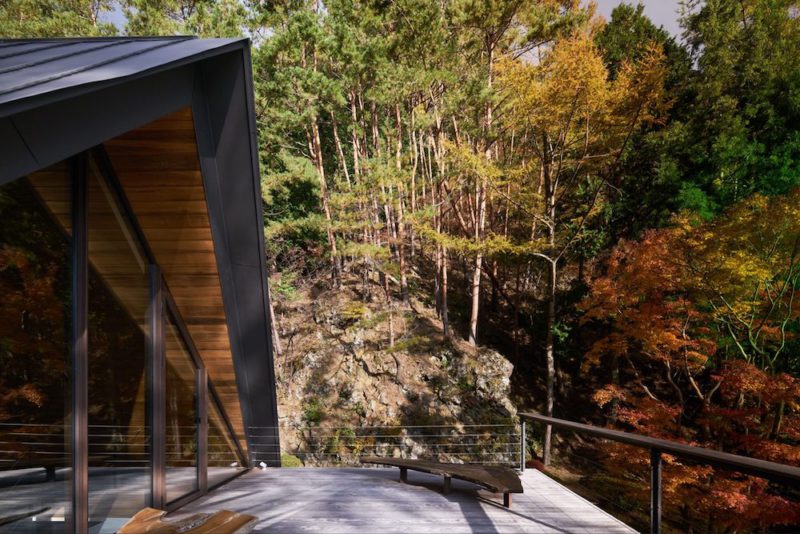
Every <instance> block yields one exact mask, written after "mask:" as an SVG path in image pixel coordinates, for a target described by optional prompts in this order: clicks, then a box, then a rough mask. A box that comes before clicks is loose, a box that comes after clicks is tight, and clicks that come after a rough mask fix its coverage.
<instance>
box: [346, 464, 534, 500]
mask: <svg viewBox="0 0 800 534" xmlns="http://www.w3.org/2000/svg"><path fill="white" fill-rule="evenodd" d="M361 463H365V464H379V465H390V466H392V467H399V468H400V480H401V481H403V482H408V470H409V469H411V470H413V471H421V472H423V473H431V474H433V475H441V476H442V477H443V480H444V487H443V489H442V493H444V494H448V493H450V481H451V479H453V478H458V479H460V480H466V481H467V482H472V483H473V484H477V485H479V486H483V487H484V488H486V489H488V490H489V491H491V492H493V493H502V494H503V506H505V507H506V508H511V494H512V493H522V482H521V481H520V479H519V475H517V472H516V471H514V470H513V469H510V468H508V467H502V466H489V465H473V464H450V463H442V462H432V461H428V460H405V459H400V458H381V457H378V456H368V457H365V458H361Z"/></svg>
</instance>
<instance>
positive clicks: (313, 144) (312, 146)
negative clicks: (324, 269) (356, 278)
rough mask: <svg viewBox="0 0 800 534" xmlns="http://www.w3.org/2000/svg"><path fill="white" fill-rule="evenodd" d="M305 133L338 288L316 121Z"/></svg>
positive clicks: (331, 225)
mask: <svg viewBox="0 0 800 534" xmlns="http://www.w3.org/2000/svg"><path fill="white" fill-rule="evenodd" d="M306 132H307V134H308V135H307V137H308V148H309V151H310V152H311V156H312V158H313V160H314V168H315V169H316V171H317V176H318V177H319V187H320V193H321V195H322V210H323V212H324V213H325V231H326V233H327V237H328V248H329V249H330V256H331V276H332V278H333V285H334V287H336V288H338V287H339V283H340V278H339V254H338V252H337V250H336V238H335V237H334V235H333V221H332V218H331V207H330V201H329V198H328V183H327V180H326V179H325V166H324V165H323V162H322V146H321V142H320V137H319V126H318V125H317V120H316V119H314V120H312V121H311V131H310V132H309V131H308V130H306Z"/></svg>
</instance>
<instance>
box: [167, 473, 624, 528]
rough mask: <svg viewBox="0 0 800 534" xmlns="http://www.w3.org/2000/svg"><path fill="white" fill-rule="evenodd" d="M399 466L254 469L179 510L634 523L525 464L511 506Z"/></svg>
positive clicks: (527, 523)
mask: <svg viewBox="0 0 800 534" xmlns="http://www.w3.org/2000/svg"><path fill="white" fill-rule="evenodd" d="M399 475H400V470H399V469H387V468H361V469H359V468H339V469H335V468H300V469H267V470H266V471H258V470H254V471H252V472H250V473H247V474H246V475H243V476H241V477H239V478H237V479H235V480H233V481H232V482H229V483H228V484H226V485H225V486H223V487H221V488H219V489H218V490H216V491H214V492H212V493H210V494H208V495H207V496H205V497H203V498H202V499H199V500H197V501H195V502H193V503H191V504H189V505H187V506H186V507H184V508H182V509H181V510H180V511H179V512H177V513H175V514H171V516H172V517H180V516H184V515H187V514H189V513H194V512H207V511H213V510H220V509H228V510H234V511H237V512H244V513H248V514H251V515H254V516H257V517H258V518H259V519H260V522H259V523H258V525H257V526H256V529H255V532H281V533H294V532H325V533H335V532H341V533H348V534H349V533H353V532H387V533H388V532H398V533H403V534H410V533H424V532H431V533H433V532H441V533H446V534H456V533H462V532H464V533H477V532H481V533H484V532H485V533H504V532H509V533H511V532H514V533H516V532H532V533H539V532H548V533H550V532H557V533H573V532H574V533H589V532H591V533H603V534H612V533H631V532H635V530H633V529H632V528H630V527H628V526H627V525H625V524H624V523H622V522H620V521H619V520H617V519H615V518H614V517H612V516H610V515H608V514H607V513H605V512H604V511H602V510H600V509H599V508H597V507H596V506H594V505H593V504H591V503H590V502H588V501H586V500H584V499H583V498H581V497H579V496H577V495H576V494H574V493H572V492H571V491H570V490H568V489H566V488H565V487H563V486H561V485H560V484H558V483H557V482H555V481H554V480H552V479H551V478H549V477H547V476H546V475H544V474H543V473H541V472H539V471H535V470H532V469H530V470H526V471H525V473H524V474H523V475H522V482H523V487H524V489H525V492H524V493H522V494H515V495H514V496H513V498H514V502H513V506H512V508H511V509H510V510H509V509H506V508H503V506H502V495H500V494H493V493H491V492H488V491H485V490H482V489H481V488H479V487H478V486H475V485H473V484H470V483H468V482H463V481H460V480H455V479H453V487H452V489H453V491H452V493H450V494H449V495H443V494H442V493H441V489H442V480H441V478H440V477H436V476H433V475H428V474H424V473H417V472H414V471H409V472H408V484H402V483H401V482H400V481H399Z"/></svg>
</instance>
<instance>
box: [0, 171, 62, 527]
mask: <svg viewBox="0 0 800 534" xmlns="http://www.w3.org/2000/svg"><path fill="white" fill-rule="evenodd" d="M69 176H70V174H69V168H68V166H67V165H66V164H59V165H56V166H54V167H51V168H49V169H47V170H45V171H41V172H39V173H36V175H33V176H31V177H29V178H23V179H19V180H16V181H14V182H11V183H7V184H4V185H2V186H0V295H2V301H0V521H2V520H3V519H6V520H7V519H8V518H14V517H19V518H23V519H20V520H19V521H15V522H13V523H9V524H7V525H6V526H5V527H0V530H2V529H3V528H5V529H8V530H9V531H11V532H33V531H35V532H63V531H64V521H65V519H66V517H67V516H68V515H69V512H70V504H69V503H70V495H71V493H70V476H71V473H70V446H69V444H70V425H69V421H70V406H71V402H70V391H71V384H70V375H71V373H70V369H71V357H70V351H71V343H70V340H71V302H72V298H71V291H70V287H71V283H70V251H71V237H70V230H69V220H70V214H71V208H70V198H71V182H70V178H69ZM45 198H47V199H49V200H51V202H49V203H48V202H46V201H45V200H44V199H45ZM62 218H63V220H64V223H63V224H62V223H59V219H62ZM34 517H35V518H36V519H37V522H33V520H32V519H33V518H34Z"/></svg>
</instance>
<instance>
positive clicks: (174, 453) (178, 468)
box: [164, 313, 199, 502]
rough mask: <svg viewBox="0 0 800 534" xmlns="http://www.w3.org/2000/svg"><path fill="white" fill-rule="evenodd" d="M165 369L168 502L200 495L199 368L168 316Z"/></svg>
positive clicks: (172, 320) (167, 315)
mask: <svg viewBox="0 0 800 534" xmlns="http://www.w3.org/2000/svg"><path fill="white" fill-rule="evenodd" d="M165 315H166V319H167V320H166V328H165V330H164V332H165V351H166V360H167V369H166V375H165V378H166V392H165V393H166V460H165V462H166V491H167V495H166V497H167V498H166V500H167V502H171V501H174V500H176V499H179V498H181V497H183V496H185V495H188V494H189V493H192V492H193V491H197V489H198V484H197V482H198V481H197V468H198V465H199V463H198V458H197V453H198V450H197V441H198V426H199V419H198V415H199V414H198V409H197V408H198V392H197V367H196V366H195V364H194V361H193V360H192V357H191V355H190V354H189V350H188V348H187V347H186V344H185V343H184V341H183V338H182V337H181V334H180V331H179V330H178V327H177V326H176V324H175V320H174V319H173V318H172V316H171V315H170V314H169V313H167V314H165Z"/></svg>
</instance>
